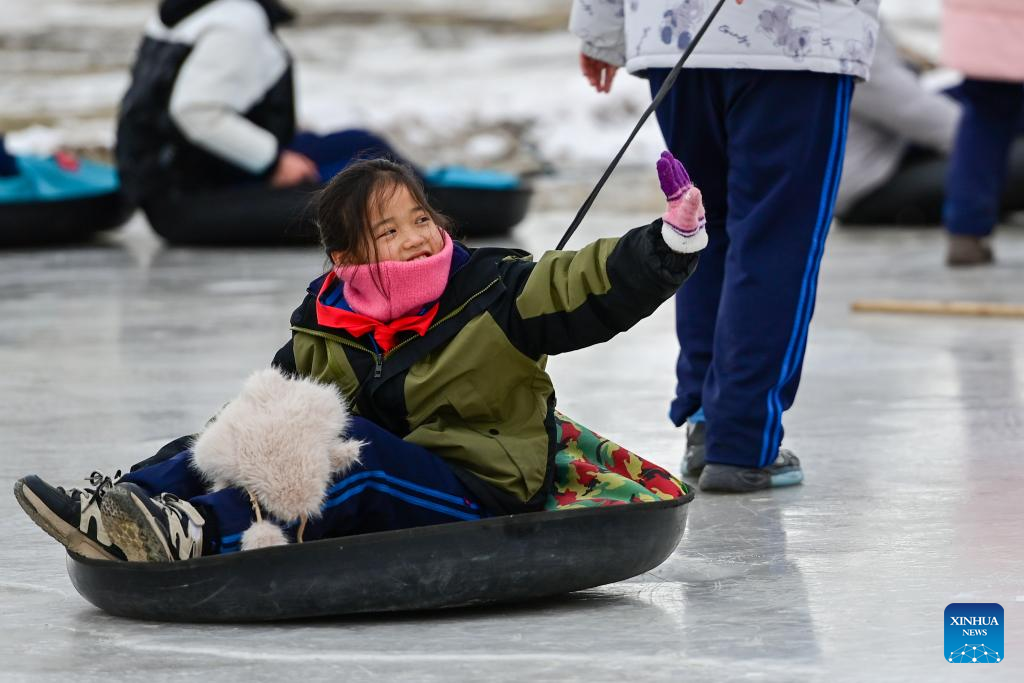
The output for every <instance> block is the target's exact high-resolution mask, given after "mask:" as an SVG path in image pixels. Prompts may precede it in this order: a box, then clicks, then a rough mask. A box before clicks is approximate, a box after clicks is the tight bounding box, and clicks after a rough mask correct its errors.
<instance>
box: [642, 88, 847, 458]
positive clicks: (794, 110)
mask: <svg viewBox="0 0 1024 683" xmlns="http://www.w3.org/2000/svg"><path fill="white" fill-rule="evenodd" d="M646 75H647V76H648V77H649V79H650V85H651V92H652V93H654V92H657V89H658V88H659V87H660V86H661V84H662V83H663V82H664V79H665V77H666V76H667V75H668V71H667V70H663V69H656V70H651V71H648V72H647V74H646ZM852 90H853V82H852V79H851V78H850V77H848V76H840V75H834V74H820V73H813V72H804V71H759V70H743V69H729V70H726V69H684V70H683V71H682V72H681V73H680V75H679V78H678V80H677V81H676V83H675V85H674V86H673V89H672V91H671V92H670V93H669V95H668V96H667V97H666V99H665V100H664V101H663V102H662V104H661V106H659V107H658V110H657V116H658V122H659V124H660V125H661V130H662V133H663V134H664V136H665V141H666V143H667V145H668V147H669V149H670V150H671V151H672V153H673V154H674V155H675V156H676V157H677V158H679V159H680V160H681V161H682V162H683V163H684V164H685V165H686V168H687V169H688V170H689V172H690V175H691V176H692V177H693V180H694V182H695V183H696V184H697V185H698V186H699V187H700V189H701V191H702V193H703V197H704V204H705V209H706V211H707V219H708V237H709V244H708V247H707V248H706V249H705V250H704V251H703V252H702V253H701V255H700V265H699V267H698V268H697V271H696V273H695V274H694V275H693V276H692V277H691V278H690V279H689V280H688V281H687V282H686V284H685V285H684V286H683V287H682V288H681V289H680V290H679V292H678V293H677V294H676V320H677V324H676V329H677V334H678V338H679V345H680V353H679V359H678V362H677V366H676V375H677V388H676V397H675V399H674V401H673V402H672V405H671V408H670V413H669V414H670V417H671V419H672V421H673V422H674V423H675V424H676V425H677V426H678V425H681V424H682V423H683V422H684V421H685V420H686V419H687V418H688V417H691V416H693V415H694V414H695V413H697V412H698V411H700V410H701V409H703V415H704V417H705V419H706V420H707V441H706V444H707V460H708V462H712V463H724V464H730V465H739V466H744V467H764V466H766V465H769V464H771V463H772V462H773V461H774V460H775V458H776V456H777V454H778V449H779V444H780V443H781V442H782V436H783V430H782V413H783V412H784V411H785V410H787V409H788V408H789V407H790V406H791V405H792V403H793V399H794V397H795V396H796V391H797V385H798V384H799V382H800V369H801V366H802V364H803V358H804V349H805V347H806V345H807V329H808V326H809V324H810V321H811V315H812V313H813V312H814V298H815V290H816V287H817V281H818V267H819V264H820V261H821V256H822V252H823V250H824V247H825V237H826V235H827V234H828V229H829V224H830V222H831V220H832V207H833V203H834V201H835V193H836V188H837V187H838V186H839V173H840V169H841V168H842V161H843V159H842V157H843V147H844V145H845V136H846V123H847V119H848V115H849V101H850V95H851V93H852Z"/></svg>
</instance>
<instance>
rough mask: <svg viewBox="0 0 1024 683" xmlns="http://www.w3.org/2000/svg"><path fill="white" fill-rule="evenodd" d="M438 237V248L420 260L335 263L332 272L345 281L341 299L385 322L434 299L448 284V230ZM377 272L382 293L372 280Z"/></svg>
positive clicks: (450, 244) (404, 314) (450, 246)
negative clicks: (351, 264) (339, 264)
mask: <svg viewBox="0 0 1024 683" xmlns="http://www.w3.org/2000/svg"><path fill="white" fill-rule="evenodd" d="M441 238H442V239H443V240H444V245H443V246H442V247H441V250H440V251H439V252H437V253H436V254H434V255H433V256H428V257H427V258H424V259H417V260H415V261H380V262H379V263H365V264H361V265H357V266H350V265H343V266H337V267H336V268H335V269H334V272H335V273H337V274H338V277H339V278H340V279H341V281H342V282H344V283H345V292H344V295H345V301H347V302H348V304H349V306H351V307H352V310H353V311H355V312H356V313H360V314H362V315H365V316H369V317H371V318H373V319H375V320H379V321H381V322H386V323H387V322H391V321H392V320H394V319H395V318H401V317H402V316H406V315H411V314H413V313H418V312H419V310H420V309H421V308H423V307H424V306H425V305H427V304H429V303H430V302H431V301H437V299H439V298H440V297H441V294H442V293H443V292H444V288H445V287H446V286H447V285H448V272H449V271H450V270H451V266H452V251H453V247H452V240H451V238H450V237H449V236H448V233H446V232H444V231H442V232H441ZM377 273H379V282H380V283H381V285H382V287H383V289H384V292H383V293H382V292H381V291H380V290H379V289H377V283H376V282H375V281H374V277H375V275H376V274H377Z"/></svg>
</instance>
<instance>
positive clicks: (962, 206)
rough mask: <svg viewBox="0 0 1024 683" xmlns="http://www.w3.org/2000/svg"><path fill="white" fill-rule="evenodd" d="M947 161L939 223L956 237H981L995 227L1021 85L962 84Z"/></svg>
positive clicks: (1023, 93) (1022, 104) (1020, 107)
mask: <svg viewBox="0 0 1024 683" xmlns="http://www.w3.org/2000/svg"><path fill="white" fill-rule="evenodd" d="M960 95H961V98H960V100H961V104H962V105H963V107H962V110H963V113H962V115H961V118H960V127H959V128H958V129H957V134H956V141H955V143H954V144H953V152H952V154H950V159H949V180H948V182H947V183H946V203H945V206H944V207H943V218H944V220H945V223H946V227H947V229H948V230H949V231H950V232H951V233H953V234H956V235H974V236H977V237H985V236H986V235H989V234H991V233H992V231H993V229H994V228H995V226H996V223H998V222H999V213H1000V211H999V209H1000V199H1001V197H1002V194H1003V188H1004V186H1005V185H1006V173H1007V166H1008V161H1009V154H1010V145H1011V143H1012V142H1013V139H1014V138H1015V137H1016V136H1017V133H1018V129H1019V126H1020V118H1021V112H1024V85H1022V84H1021V83H1011V82H1003V81H981V80H976V79H971V78H968V79H966V80H965V81H964V82H963V85H961V87H960Z"/></svg>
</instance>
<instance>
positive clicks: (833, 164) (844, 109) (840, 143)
mask: <svg viewBox="0 0 1024 683" xmlns="http://www.w3.org/2000/svg"><path fill="white" fill-rule="evenodd" d="M852 92H853V82H852V79H850V78H849V77H847V78H844V79H842V80H841V81H840V82H839V87H837V88H836V105H835V107H836V110H835V112H836V113H835V120H834V122H833V124H832V126H833V128H832V145H831V149H830V151H829V161H828V166H827V167H826V169H825V181H824V183H822V187H821V198H820V200H819V204H818V221H817V225H816V226H815V228H814V239H813V242H812V244H811V250H810V252H808V254H807V266H806V267H805V269H804V277H803V282H802V283H801V287H800V301H799V303H798V304H797V314H796V317H795V318H794V320H793V331H792V333H791V335H790V341H789V344H788V345H787V348H786V357H785V359H784V360H783V362H782V371H781V372H780V373H779V382H778V384H776V385H775V387H774V388H773V389H772V390H771V391H770V392H769V393H768V406H767V407H768V410H767V412H768V417H767V419H766V420H765V426H764V440H763V443H762V448H761V456H760V458H759V459H758V467H765V466H766V465H770V464H771V463H772V462H774V461H775V457H776V456H777V454H778V448H779V443H780V442H781V440H782V439H781V436H780V434H779V432H780V430H781V429H782V411H783V407H782V401H781V399H780V398H779V394H780V392H781V391H782V388H783V387H784V386H786V384H787V383H788V382H790V381H792V380H793V376H794V374H795V372H796V369H797V368H798V367H800V366H801V365H802V364H803V358H804V350H805V349H806V348H807V331H808V329H810V325H811V313H812V312H813V310H814V300H815V296H816V294H817V289H818V271H819V269H820V267H821V257H822V256H823V255H824V253H825V238H826V237H827V236H828V229H829V227H830V225H831V224H832V210H833V208H834V207H835V202H836V192H837V191H838V190H839V177H840V174H841V172H842V168H843V153H844V151H845V149H846V127H847V124H848V122H849V119H850V117H849V113H850V112H849V104H850V96H851V94H852Z"/></svg>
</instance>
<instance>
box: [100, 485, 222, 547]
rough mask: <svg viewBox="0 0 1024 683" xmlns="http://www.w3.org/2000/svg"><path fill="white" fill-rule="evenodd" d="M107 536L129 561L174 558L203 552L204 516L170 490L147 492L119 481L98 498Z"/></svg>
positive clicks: (139, 487)
mask: <svg viewBox="0 0 1024 683" xmlns="http://www.w3.org/2000/svg"><path fill="white" fill-rule="evenodd" d="M100 512H101V513H102V515H103V522H104V524H106V527H107V530H108V531H109V533H110V537H111V538H112V539H114V542H116V543H117V545H118V546H119V547H120V548H121V549H122V550H124V554H125V556H126V557H127V558H128V560H129V561H132V562H174V561H176V560H190V559H193V558H196V557H199V556H201V555H202V554H203V524H204V523H205V520H204V519H203V516H202V515H201V514H200V513H199V511H198V510H196V509H195V507H193V506H192V504H191V503H189V502H187V501H184V500H182V499H180V498H178V497H177V496H175V495H172V494H170V493H161V494H160V495H158V496H152V497H151V496H150V495H149V494H148V493H147V492H146V491H145V490H144V489H143V488H142V487H141V486H137V485H135V484H118V485H116V486H114V487H113V488H111V489H110V490H109V491H107V492H106V494H104V496H103V500H102V501H100Z"/></svg>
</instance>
